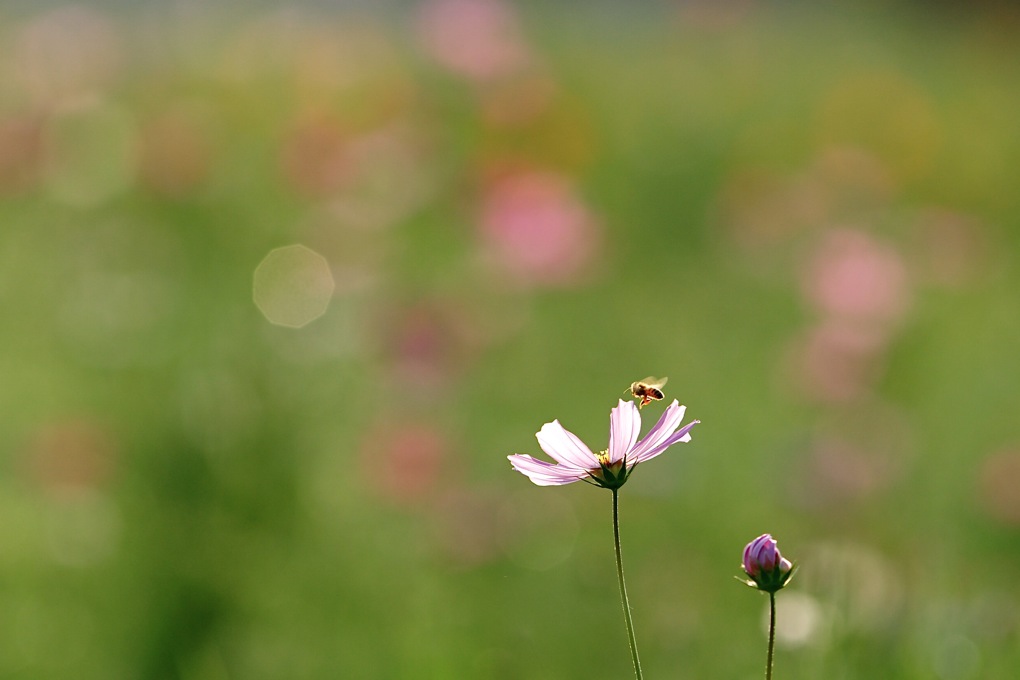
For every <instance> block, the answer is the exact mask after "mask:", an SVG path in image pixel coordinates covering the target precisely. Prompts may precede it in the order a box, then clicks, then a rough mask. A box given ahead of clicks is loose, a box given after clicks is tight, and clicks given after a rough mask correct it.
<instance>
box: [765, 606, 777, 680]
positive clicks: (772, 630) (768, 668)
mask: <svg viewBox="0 0 1020 680" xmlns="http://www.w3.org/2000/svg"><path fill="white" fill-rule="evenodd" d="M775 646H776V593H775V592H774V591H773V592H770V593H769V655H768V659H766V661H765V680H772V650H773V649H774V648H775Z"/></svg>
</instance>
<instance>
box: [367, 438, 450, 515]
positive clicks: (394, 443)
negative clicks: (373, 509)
mask: <svg viewBox="0 0 1020 680" xmlns="http://www.w3.org/2000/svg"><path fill="white" fill-rule="evenodd" d="M449 451H450V443H449V441H447V439H446V437H445V436H444V435H443V434H442V433H441V432H439V431H438V430H436V429H434V428H432V427H430V426H427V425H414V424H411V425H404V426H402V427H386V426H383V427H381V428H379V429H377V430H375V431H373V432H372V433H371V434H369V436H368V437H367V438H366V440H365V444H364V445H363V446H362V450H361V463H362V468H363V472H364V476H365V478H366V479H367V480H368V481H369V482H370V483H371V484H373V485H374V486H375V487H376V489H377V490H378V491H379V492H380V493H381V494H382V495H383V496H385V497H386V498H388V499H389V500H391V501H393V502H394V503H398V504H409V505H413V504H415V503H418V502H420V501H422V500H424V499H425V498H428V497H429V496H430V495H431V494H432V493H433V492H434V491H435V489H436V486H437V485H438V483H439V480H440V478H441V476H442V472H443V469H444V466H445V464H446V459H447V457H448V455H449Z"/></svg>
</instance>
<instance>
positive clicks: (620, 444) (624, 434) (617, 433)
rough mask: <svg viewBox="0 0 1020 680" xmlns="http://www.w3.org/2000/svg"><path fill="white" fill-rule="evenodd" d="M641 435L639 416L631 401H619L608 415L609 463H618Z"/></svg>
mask: <svg viewBox="0 0 1020 680" xmlns="http://www.w3.org/2000/svg"><path fill="white" fill-rule="evenodd" d="M639 434H641V414H640V413H639V412H638V409H637V406H635V405H634V402H632V401H624V400H623V399H621V400H620V403H619V404H618V405H617V406H616V408H614V409H613V410H612V411H610V413H609V462H611V463H618V462H619V461H621V460H623V458H624V456H626V455H627V454H629V453H630V450H631V449H632V448H634V443H635V442H636V441H637V438H638V435H639Z"/></svg>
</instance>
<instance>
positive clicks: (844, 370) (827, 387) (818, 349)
mask: <svg viewBox="0 0 1020 680" xmlns="http://www.w3.org/2000/svg"><path fill="white" fill-rule="evenodd" d="M887 340H888V337H887V334H886V333H884V332H883V331H881V330H878V329H873V328H860V327H858V326H855V325H853V324H848V323H846V322H843V321H838V320H828V321H825V322H823V323H821V324H819V325H817V326H815V327H814V328H810V329H808V330H807V331H806V332H805V333H804V335H803V336H802V337H801V338H799V339H797V340H795V341H794V343H793V345H792V346H791V348H790V351H789V357H790V364H792V369H793V373H794V375H796V376H797V378H798V385H799V386H800V388H801V389H802V390H803V391H804V392H806V393H807V394H808V395H810V396H812V397H814V398H817V399H821V400H824V401H829V402H841V401H849V400H851V399H854V398H856V397H858V396H860V395H861V394H863V393H864V392H865V391H866V390H867V389H869V388H870V387H871V386H872V384H874V382H875V380H876V379H877V378H878V377H879V375H880V369H881V358H882V354H883V350H884V349H885V346H886V342H887ZM788 375H789V373H787V372H786V371H784V378H783V379H784V380H786V379H787V377H788Z"/></svg>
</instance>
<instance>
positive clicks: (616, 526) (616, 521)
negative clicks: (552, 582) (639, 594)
mask: <svg viewBox="0 0 1020 680" xmlns="http://www.w3.org/2000/svg"><path fill="white" fill-rule="evenodd" d="M618 492H619V489H613V538H614V540H615V543H616V575H617V576H618V577H619V579H620V599H621V600H622V601H623V618H624V619H626V621H627V639H628V640H629V641H630V656H631V659H633V661H634V676H635V677H636V678H637V680H641V678H642V676H641V660H640V659H638V653H637V640H636V639H635V638H634V620H633V619H632V618H631V615H630V600H629V599H627V584H626V583H625V582H624V580H623V552H622V551H621V550H620V502H619V493H618Z"/></svg>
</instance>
